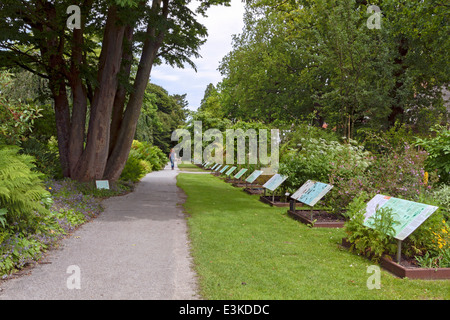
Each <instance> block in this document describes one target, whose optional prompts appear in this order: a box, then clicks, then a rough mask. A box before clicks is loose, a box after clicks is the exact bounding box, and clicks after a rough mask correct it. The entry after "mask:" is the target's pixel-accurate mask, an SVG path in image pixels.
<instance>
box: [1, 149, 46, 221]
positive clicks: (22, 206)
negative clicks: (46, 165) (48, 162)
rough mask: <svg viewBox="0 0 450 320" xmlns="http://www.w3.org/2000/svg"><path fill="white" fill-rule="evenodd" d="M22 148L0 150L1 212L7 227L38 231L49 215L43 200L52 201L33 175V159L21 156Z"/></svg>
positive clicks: (39, 178)
mask: <svg viewBox="0 0 450 320" xmlns="http://www.w3.org/2000/svg"><path fill="white" fill-rule="evenodd" d="M18 152H19V148H17V147H11V146H9V147H8V146H0V208H1V209H6V211H7V214H6V219H7V221H8V223H17V224H19V225H23V227H32V228H36V227H37V225H38V224H39V221H40V219H41V218H42V217H43V216H45V215H46V214H48V207H46V206H45V205H44V204H45V203H44V202H45V201H44V200H45V199H48V198H49V197H50V194H49V193H48V192H47V191H46V190H45V188H44V184H43V182H42V180H41V174H40V173H38V172H36V171H34V170H33V169H34V168H35V166H34V164H33V161H34V159H33V157H31V156H28V155H23V154H19V153H18Z"/></svg>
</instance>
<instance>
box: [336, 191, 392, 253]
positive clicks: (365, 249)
mask: <svg viewBox="0 0 450 320" xmlns="http://www.w3.org/2000/svg"><path fill="white" fill-rule="evenodd" d="M367 199H368V194H367V193H364V192H363V193H361V194H359V195H358V196H357V197H355V198H354V200H353V201H352V202H351V203H350V204H349V205H348V207H347V209H348V210H347V213H346V216H347V217H348V218H349V220H347V222H346V223H345V226H344V229H345V232H346V233H347V240H348V241H349V242H350V243H351V250H354V251H356V252H358V253H360V254H362V255H365V256H367V257H370V258H371V259H372V260H374V261H377V260H378V259H379V258H381V256H382V255H383V254H392V253H394V252H395V250H396V244H395V241H394V238H393V237H392V235H393V232H394V225H395V224H396V223H398V222H396V221H395V220H394V219H393V216H392V209H384V208H382V209H380V210H378V211H377V213H376V214H374V215H373V216H372V217H370V218H369V220H368V222H367V223H368V224H369V225H370V226H371V227H370V228H368V227H366V226H365V225H364V219H365V217H364V213H365V209H366V203H365V201H366V200H367Z"/></svg>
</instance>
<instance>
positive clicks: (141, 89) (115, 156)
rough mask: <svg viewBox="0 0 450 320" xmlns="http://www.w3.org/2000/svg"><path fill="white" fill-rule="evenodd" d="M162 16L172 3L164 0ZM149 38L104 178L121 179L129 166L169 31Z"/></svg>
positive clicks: (155, 7) (153, 31)
mask: <svg viewBox="0 0 450 320" xmlns="http://www.w3.org/2000/svg"><path fill="white" fill-rule="evenodd" d="M162 2H163V8H162V17H163V18H164V19H165V18H167V15H168V12H169V8H168V2H169V0H163V1H162ZM160 6H161V1H153V6H152V10H153V11H154V13H156V12H158V11H159V10H160ZM146 33H147V39H146V40H145V41H144V47H143V50H142V55H141V60H140V62H139V68H138V71H137V74H136V79H135V80H134V86H133V89H134V90H133V92H132V93H131V95H130V98H129V101H128V104H127V108H126V110H125V113H124V116H123V119H122V123H121V126H120V130H119V133H118V136H117V141H116V143H115V145H114V146H113V148H112V152H111V154H110V157H109V159H108V162H107V165H106V169H105V173H104V178H105V179H108V180H113V181H115V180H117V179H119V177H120V174H121V172H122V170H123V168H124V167H125V164H126V162H127V160H128V155H129V153H130V149H131V144H132V143H133V138H134V135H135V132H136V126H137V122H138V119H139V115H140V113H141V107H142V101H143V100H144V93H145V89H146V88H147V84H148V82H149V78H150V73H151V70H152V66H153V62H154V60H155V58H156V55H157V53H158V50H159V48H160V47H161V44H162V41H163V39H164V35H165V31H164V30H163V31H160V32H159V33H158V34H157V33H156V29H155V27H151V26H149V27H148V28H147V32H146Z"/></svg>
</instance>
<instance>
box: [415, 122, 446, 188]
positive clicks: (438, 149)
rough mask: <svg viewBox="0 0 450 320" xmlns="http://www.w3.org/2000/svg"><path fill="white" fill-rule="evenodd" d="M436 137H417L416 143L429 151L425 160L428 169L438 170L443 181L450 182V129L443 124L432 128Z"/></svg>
mask: <svg viewBox="0 0 450 320" xmlns="http://www.w3.org/2000/svg"><path fill="white" fill-rule="evenodd" d="M431 131H432V132H434V133H435V137H434V138H429V139H417V142H416V144H417V145H418V146H422V147H423V148H425V150H426V151H427V152H428V158H427V160H426V162H425V164H426V168H425V169H426V170H427V171H434V170H437V173H438V175H439V177H440V179H439V181H440V182H442V183H446V184H449V183H450V130H448V129H447V128H446V127H443V126H436V127H435V128H432V129H431Z"/></svg>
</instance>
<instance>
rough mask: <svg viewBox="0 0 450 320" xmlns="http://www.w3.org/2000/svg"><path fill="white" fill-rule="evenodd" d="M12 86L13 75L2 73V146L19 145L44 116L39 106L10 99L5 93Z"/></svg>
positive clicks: (0, 104) (0, 93)
mask: <svg viewBox="0 0 450 320" xmlns="http://www.w3.org/2000/svg"><path fill="white" fill-rule="evenodd" d="M11 85H12V79H11V75H10V74H9V73H7V72H3V71H0V106H1V108H0V144H1V143H7V144H18V143H19V142H20V141H21V140H22V139H24V136H25V135H26V134H27V133H29V132H31V129H32V127H33V124H34V121H35V119H37V118H39V117H41V116H42V115H41V113H40V112H41V111H42V110H41V109H40V108H39V107H38V106H36V105H30V104H26V103H24V102H22V101H21V100H14V99H10V98H8V97H7V95H6V94H5V92H7V91H8V89H9V87H10V86H11Z"/></svg>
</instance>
